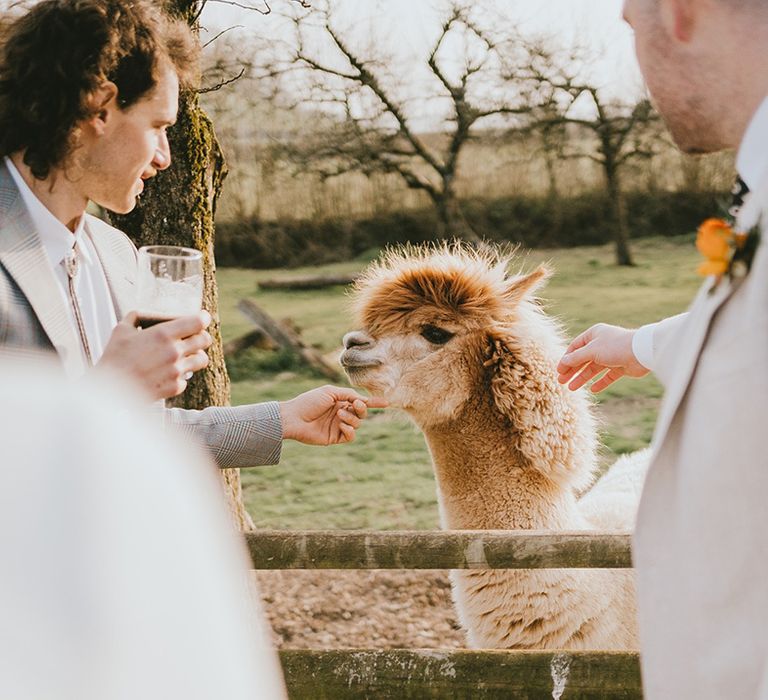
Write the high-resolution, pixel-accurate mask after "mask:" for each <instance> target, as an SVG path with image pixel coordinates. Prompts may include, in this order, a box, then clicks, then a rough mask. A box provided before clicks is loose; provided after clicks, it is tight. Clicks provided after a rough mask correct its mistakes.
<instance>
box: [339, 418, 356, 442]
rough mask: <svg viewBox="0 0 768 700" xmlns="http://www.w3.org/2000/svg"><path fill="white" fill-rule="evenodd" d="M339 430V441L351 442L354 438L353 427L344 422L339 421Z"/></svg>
mask: <svg viewBox="0 0 768 700" xmlns="http://www.w3.org/2000/svg"><path fill="white" fill-rule="evenodd" d="M339 431H340V432H341V434H342V439H341V440H340V442H352V441H353V440H354V439H355V429H354V428H353V427H352V426H351V425H347V424H346V423H339Z"/></svg>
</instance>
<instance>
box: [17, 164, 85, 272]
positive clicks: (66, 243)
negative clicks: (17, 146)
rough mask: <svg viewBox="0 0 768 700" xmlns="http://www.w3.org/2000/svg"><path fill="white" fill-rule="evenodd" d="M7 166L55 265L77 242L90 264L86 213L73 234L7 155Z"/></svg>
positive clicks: (47, 253)
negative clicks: (33, 189) (86, 242)
mask: <svg viewBox="0 0 768 700" xmlns="http://www.w3.org/2000/svg"><path fill="white" fill-rule="evenodd" d="M5 166H6V167H7V168H8V172H10V174H11V177H12V178H13V181H14V183H16V187H18V189H19V194H21V198H22V200H23V201H24V205H25V206H26V207H27V211H28V212H29V216H30V218H31V219H32V223H33V224H34V226H35V229H36V230H37V235H38V236H39V237H40V242H41V243H42V244H43V248H44V250H45V254H46V255H47V256H48V260H49V262H50V264H51V267H56V266H57V265H60V264H61V262H62V261H63V260H64V258H66V257H67V255H69V253H70V251H71V250H72V248H73V247H74V246H75V243H78V244H79V245H78V250H79V254H80V256H81V257H82V259H83V262H85V263H87V264H90V262H91V257H90V253H89V246H87V245H84V244H83V243H84V234H85V216H84V215H83V216H81V217H80V221H79V222H78V224H77V228H76V229H75V231H74V234H73V232H72V231H70V230H69V229H68V228H67V227H66V226H65V225H64V224H63V223H61V221H59V220H58V219H57V218H56V217H55V216H54V215H53V214H52V213H51V212H50V210H49V209H48V208H47V207H46V206H45V205H44V204H43V203H42V202H41V201H40V200H39V199H38V198H37V195H36V194H35V193H34V192H33V191H32V190H31V189H30V187H29V185H27V183H26V182H24V178H23V177H22V176H21V173H19V171H18V170H17V168H16V166H15V165H14V164H13V161H12V160H11V159H10V158H8V157H7V156H6V157H5Z"/></svg>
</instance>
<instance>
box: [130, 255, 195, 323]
mask: <svg viewBox="0 0 768 700" xmlns="http://www.w3.org/2000/svg"><path fill="white" fill-rule="evenodd" d="M138 266H139V269H138V274H137V277H136V311H137V313H138V315H139V326H141V328H149V327H151V326H154V325H155V324H157V323H162V322H163V321H171V320H173V319H175V318H179V317H181V316H190V315H192V314H196V313H197V312H198V311H200V309H201V308H202V304H203V254H202V253H201V252H200V251H199V250H195V249H194V248H182V247H179V246H168V245H153V246H144V247H143V248H139V258H138Z"/></svg>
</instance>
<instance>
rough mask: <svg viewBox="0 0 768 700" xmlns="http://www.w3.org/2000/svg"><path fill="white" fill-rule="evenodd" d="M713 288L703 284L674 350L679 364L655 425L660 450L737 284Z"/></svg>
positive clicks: (724, 284)
mask: <svg viewBox="0 0 768 700" xmlns="http://www.w3.org/2000/svg"><path fill="white" fill-rule="evenodd" d="M711 288H712V281H711V280H707V282H706V283H705V284H704V285H702V287H701V289H700V290H699V293H698V295H697V296H696V298H695V300H694V302H693V304H692V305H691V309H690V311H689V318H688V324H687V326H686V329H685V331H686V332H685V334H684V335H683V336H682V337H681V338H680V341H679V344H678V345H677V346H676V347H675V348H674V352H675V355H676V356H677V357H678V361H677V364H676V366H675V371H674V375H673V376H674V381H673V382H671V383H670V384H669V386H668V387H667V391H666V393H665V395H664V401H663V402H662V405H661V410H660V412H659V418H658V420H657V422H656V430H655V432H654V436H653V444H654V445H655V446H656V447H657V448H658V446H659V445H661V443H662V442H663V440H664V437H665V436H666V434H667V430H668V429H669V426H670V424H671V423H672V419H673V418H674V417H675V413H677V409H678V408H679V406H680V402H681V401H682V400H683V397H684V396H685V393H686V391H687V390H688V386H689V385H690V383H691V379H692V378H693V374H694V372H695V370H696V365H697V364H698V361H699V356H700V355H701V351H702V348H703V347H704V343H705V341H706V338H707V335H708V333H709V327H710V324H711V323H712V319H713V318H714V316H715V314H716V313H717V311H718V309H720V307H721V306H722V305H723V304H724V303H725V302H726V301H727V300H728V298H729V297H730V296H731V294H733V292H734V290H735V288H736V285H734V284H731V283H730V282H729V281H728V280H727V279H724V280H722V281H721V283H720V284H719V285H718V286H717V288H716V289H714V290H713V291H712V292H710V289H711Z"/></svg>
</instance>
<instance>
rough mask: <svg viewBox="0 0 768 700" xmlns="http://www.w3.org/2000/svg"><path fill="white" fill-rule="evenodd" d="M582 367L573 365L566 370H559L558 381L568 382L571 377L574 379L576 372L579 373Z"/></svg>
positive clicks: (561, 382)
mask: <svg viewBox="0 0 768 700" xmlns="http://www.w3.org/2000/svg"><path fill="white" fill-rule="evenodd" d="M579 369H581V368H580V367H571V368H569V369H566V370H565V371H564V372H560V371H559V370H558V375H557V381H558V382H560V384H567V383H568V382H569V381H571V379H573V378H574V377H575V376H576V374H578V371H579Z"/></svg>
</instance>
